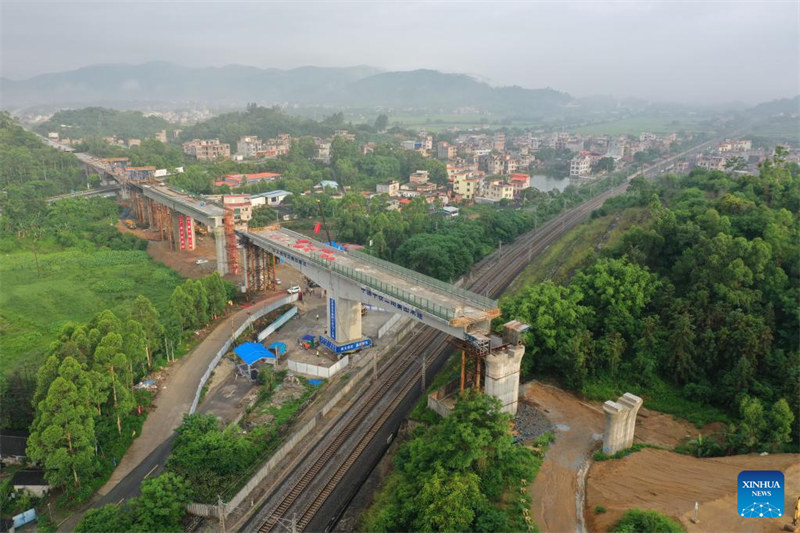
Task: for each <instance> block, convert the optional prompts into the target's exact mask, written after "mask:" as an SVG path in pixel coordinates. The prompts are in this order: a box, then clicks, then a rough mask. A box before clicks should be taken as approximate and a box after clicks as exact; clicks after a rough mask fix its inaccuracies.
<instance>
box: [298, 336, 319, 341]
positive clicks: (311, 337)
mask: <svg viewBox="0 0 800 533" xmlns="http://www.w3.org/2000/svg"><path fill="white" fill-rule="evenodd" d="M314 339H316V337H315V336H314V335H303V337H302V338H301V339H300V340H302V341H306V342H311V341H313V340H314Z"/></svg>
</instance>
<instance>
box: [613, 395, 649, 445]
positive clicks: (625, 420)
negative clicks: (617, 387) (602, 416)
mask: <svg viewBox="0 0 800 533" xmlns="http://www.w3.org/2000/svg"><path fill="white" fill-rule="evenodd" d="M641 406H642V399H641V398H639V397H638V396H634V395H633V394H631V393H630V392H626V393H625V394H623V395H622V396H620V397H619V398H617V401H616V402H612V401H611V400H609V401H607V402H606V403H604V404H603V411H605V413H606V428H605V432H604V433H603V452H604V453H607V454H608V455H613V454H615V453H617V452H618V451H620V450H626V449H628V448H630V447H631V446H632V445H633V435H634V432H635V430H636V415H637V413H638V412H639V408H640V407H641Z"/></svg>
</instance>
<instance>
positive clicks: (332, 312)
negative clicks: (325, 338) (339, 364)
mask: <svg viewBox="0 0 800 533" xmlns="http://www.w3.org/2000/svg"><path fill="white" fill-rule="evenodd" d="M328 316H329V317H330V322H331V328H330V330H331V339H333V340H336V300H334V299H333V298H328Z"/></svg>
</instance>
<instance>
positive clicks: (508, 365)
mask: <svg viewBox="0 0 800 533" xmlns="http://www.w3.org/2000/svg"><path fill="white" fill-rule="evenodd" d="M523 355H525V346H524V345H522V344H516V345H512V346H506V347H505V348H503V349H500V350H495V351H493V352H491V353H490V354H489V355H487V356H486V359H485V361H486V380H485V381H484V386H485V392H486V394H488V395H489V396H494V397H495V398H498V399H499V400H500V402H501V403H502V404H503V407H502V408H501V409H500V410H501V411H502V412H504V413H511V414H512V415H513V414H515V413H516V412H517V397H518V396H519V368H520V364H521V363H522V356H523Z"/></svg>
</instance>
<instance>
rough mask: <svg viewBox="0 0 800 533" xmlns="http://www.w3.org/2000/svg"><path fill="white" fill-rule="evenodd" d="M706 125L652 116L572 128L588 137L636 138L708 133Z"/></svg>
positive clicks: (701, 121)
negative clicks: (644, 134)
mask: <svg viewBox="0 0 800 533" xmlns="http://www.w3.org/2000/svg"><path fill="white" fill-rule="evenodd" d="M708 129H709V128H708V123H707V122H704V120H703V119H702V118H691V117H681V118H675V117H658V116H653V115H642V116H638V117H628V118H622V119H618V120H609V121H604V122H598V123H596V124H589V125H588V126H581V127H578V128H573V129H572V131H574V132H575V133H584V134H590V135H597V134H607V135H624V134H628V135H635V136H636V137H638V136H639V135H640V134H641V133H642V132H650V133H657V134H665V133H677V132H679V131H686V132H703V131H708Z"/></svg>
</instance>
